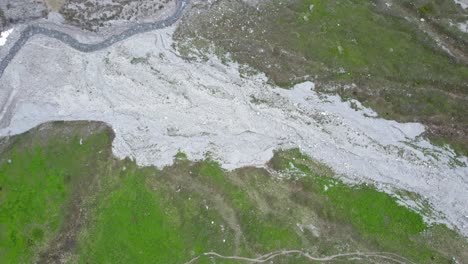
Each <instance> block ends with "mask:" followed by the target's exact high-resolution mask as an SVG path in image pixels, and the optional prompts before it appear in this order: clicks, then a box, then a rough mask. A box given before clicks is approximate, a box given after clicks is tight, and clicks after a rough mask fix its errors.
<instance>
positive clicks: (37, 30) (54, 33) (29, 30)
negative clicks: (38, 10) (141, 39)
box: [0, 0, 190, 78]
mask: <svg viewBox="0 0 468 264" xmlns="http://www.w3.org/2000/svg"><path fill="white" fill-rule="evenodd" d="M189 1H190V0H178V1H177V6H176V11H175V12H174V14H172V15H171V16H170V17H168V18H166V19H164V20H160V21H157V22H151V23H142V24H137V25H135V26H132V27H131V28H129V29H127V30H125V31H124V32H122V33H120V34H117V35H114V36H111V37H109V38H108V39H106V40H104V41H102V42H99V43H94V44H87V43H82V42H79V41H78V40H76V39H75V38H73V37H72V36H70V35H68V34H67V33H64V32H61V31H58V30H54V29H48V28H43V27H39V26H34V25H30V26H27V27H26V28H25V29H24V30H23V32H21V35H20V37H19V39H18V40H17V41H16V43H15V44H14V45H13V47H11V48H10V50H9V51H8V53H7V55H6V56H5V57H4V58H3V60H2V61H0V78H1V77H2V75H3V72H4V71H5V69H6V68H7V67H8V64H10V62H11V61H12V60H13V58H14V57H15V56H16V54H17V53H18V52H19V51H20V50H21V48H22V47H23V46H24V45H25V44H26V42H27V41H28V40H29V39H30V38H32V37H33V36H35V35H38V34H41V35H45V36H48V37H50V38H54V39H57V40H60V41H62V42H63V43H65V44H67V45H68V46H70V47H72V48H74V49H76V50H79V51H81V52H93V51H97V50H100V49H104V48H107V47H109V46H111V45H113V44H115V43H117V42H119V41H122V40H124V39H126V38H128V37H131V36H133V35H135V34H139V33H144V32H148V31H151V30H156V29H161V28H165V27H168V26H171V25H173V24H174V23H175V22H176V21H177V20H179V18H180V17H181V16H182V14H183V11H184V9H185V7H186V6H187V5H188V3H189Z"/></svg>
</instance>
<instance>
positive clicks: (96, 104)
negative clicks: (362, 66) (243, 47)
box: [0, 28, 468, 235]
mask: <svg viewBox="0 0 468 264" xmlns="http://www.w3.org/2000/svg"><path fill="white" fill-rule="evenodd" d="M173 32H174V28H168V29H164V30H160V31H157V32H151V33H144V34H140V35H137V36H133V37H131V38H129V39H127V40H125V41H123V42H121V43H117V44H115V45H114V46H111V47H110V48H107V49H104V50H101V51H98V52H95V53H91V54H83V53H80V52H78V51H76V50H74V49H71V48H69V47H67V46H66V45H65V44H63V43H61V42H58V41H56V40H51V39H49V38H47V37H41V36H38V37H35V38H34V39H31V40H30V41H29V42H28V43H27V44H26V45H25V46H24V47H23V49H22V50H21V51H20V52H19V53H18V55H17V56H16V58H15V59H14V60H13V61H12V63H11V64H10V65H9V66H8V68H7V69H6V70H5V72H4V75H3V76H2V77H1V80H0V81H1V82H0V86H1V89H0V102H1V105H2V111H1V129H0V135H1V136H7V135H13V134H17V133H21V132H24V131H26V130H29V129H30V128H32V127H34V126H36V125H38V124H41V123H43V122H46V121H51V120H99V121H104V122H107V123H109V124H110V125H112V127H113V129H114V131H115V133H116V138H115V140H114V142H113V151H114V153H115V154H116V155H117V156H118V157H121V158H123V157H127V156H130V157H132V158H134V159H136V161H137V163H138V164H140V165H156V166H161V167H162V166H167V165H170V164H171V163H172V162H173V156H174V155H175V154H176V153H177V152H178V151H182V152H184V153H186V154H187V155H188V158H189V159H192V160H196V159H202V158H204V157H205V156H206V155H210V156H211V157H213V158H214V159H216V160H218V161H220V162H221V164H222V166H223V167H225V168H227V169H234V168H238V167H242V166H247V165H254V166H263V165H264V164H265V163H266V162H267V161H268V160H270V158H271V157H272V155H273V150H275V149H280V148H292V147H299V148H300V149H301V151H302V152H304V153H306V154H308V155H310V156H311V157H313V158H315V159H317V160H320V161H322V162H324V163H325V164H327V165H329V166H331V167H332V168H333V169H334V170H335V171H336V172H337V173H338V174H339V175H340V176H342V177H343V178H344V179H345V180H347V181H350V182H369V183H375V184H376V185H377V186H378V187H380V188H381V189H383V190H385V191H388V192H393V191H395V190H396V189H404V190H409V191H413V192H416V193H418V194H420V195H422V196H423V197H424V198H426V199H427V200H428V201H429V202H430V203H431V204H432V206H433V207H434V209H435V210H437V211H440V212H442V214H441V215H437V216H434V218H435V219H432V220H438V221H442V222H446V223H448V224H449V225H450V226H452V227H455V228H456V229H458V230H459V231H460V232H461V233H462V234H464V235H467V234H468V217H467V216H468V211H467V207H466V205H467V204H468V194H467V193H466V190H467V189H468V181H467V179H466V177H465V176H466V175H467V173H468V170H467V168H466V163H467V162H468V161H467V159H466V157H457V156H456V154H455V153H453V152H452V151H451V150H450V149H444V148H441V147H436V146H433V145H431V144H430V143H429V142H428V141H426V140H425V139H424V138H422V137H420V135H421V134H422V133H423V132H424V126H423V125H421V124H418V123H398V122H395V121H389V120H383V119H380V118H376V114H375V113H374V112H373V111H372V110H370V109H367V108H364V107H362V106H361V105H360V104H359V102H357V101H351V102H343V101H342V100H341V98H340V97H338V96H324V95H320V94H318V93H317V92H316V91H315V90H314V83H312V82H305V83H301V84H299V85H296V86H295V87H294V89H291V90H284V89H281V88H278V87H276V86H273V85H271V84H268V82H267V79H266V77H265V76H264V75H262V74H251V73H249V72H251V71H250V70H249V68H248V67H246V66H243V65H237V64H223V63H222V62H221V61H220V60H219V59H217V58H215V57H214V56H213V57H210V58H209V59H208V60H207V61H203V62H188V61H186V60H184V59H182V58H180V56H179V55H178V53H177V51H176V50H174V49H173V41H172V34H173ZM407 203H408V205H410V206H415V207H416V206H417V205H416V204H415V203H413V202H412V201H407Z"/></svg>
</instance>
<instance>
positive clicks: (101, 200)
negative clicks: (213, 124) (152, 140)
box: [0, 122, 468, 263]
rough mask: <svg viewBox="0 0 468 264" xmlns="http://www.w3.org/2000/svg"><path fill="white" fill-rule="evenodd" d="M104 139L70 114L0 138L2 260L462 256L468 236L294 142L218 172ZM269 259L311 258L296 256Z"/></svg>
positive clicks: (102, 131)
mask: <svg viewBox="0 0 468 264" xmlns="http://www.w3.org/2000/svg"><path fill="white" fill-rule="evenodd" d="M112 137H113V135H112V132H111V131H110V130H109V129H106V128H105V127H104V126H103V125H102V124H96V123H88V122H72V123H53V124H49V125H45V126H43V127H42V128H41V129H33V130H32V131H31V132H28V133H26V134H23V135H19V136H15V137H12V138H10V139H8V140H7V139H3V142H2V145H1V152H0V160H1V166H0V186H1V191H0V252H1V253H2V256H7V258H3V260H4V261H5V263H17V262H32V260H37V259H38V258H39V260H41V261H47V260H51V259H56V258H61V259H64V258H65V259H67V260H68V261H69V262H72V263H74V262H78V263H106V262H112V263H128V262H132V263H148V262H151V263H183V262H185V261H188V260H190V259H192V258H194V257H196V256H198V255H200V254H202V253H203V252H207V251H215V252H218V253H220V254H223V255H239V256H248V257H254V256H256V255H258V254H265V253H268V252H270V251H275V250H280V249H302V250H304V251H306V252H309V253H310V254H311V255H316V256H324V255H332V254H337V253H342V252H352V251H360V252H375V251H386V252H393V253H395V254H398V255H400V256H402V257H404V258H408V259H411V260H412V261H415V262H419V263H444V262H447V263H448V262H449V261H450V260H451V259H452V257H455V259H458V260H459V261H462V262H463V261H466V260H467V257H468V256H467V255H466V251H464V250H463V247H466V245H467V242H466V240H465V239H464V238H462V237H459V236H458V235H457V234H456V233H455V232H452V231H450V230H448V229H447V227H445V226H443V225H434V226H428V225H427V224H426V223H424V222H423V220H422V218H421V216H420V215H418V214H417V213H415V212H413V211H411V210H409V209H407V208H405V207H403V206H401V205H399V204H398V203H397V201H396V199H395V198H393V197H391V196H389V195H387V194H384V193H382V192H379V191H376V190H375V189H374V188H373V187H371V186H365V185H363V186H349V185H346V184H344V183H343V182H341V181H340V180H339V179H336V178H335V177H334V174H333V171H331V170H330V169H329V168H328V167H326V166H324V165H323V164H320V163H318V162H315V161H313V160H311V159H310V158H308V157H307V156H305V155H303V154H302V153H300V152H299V151H298V150H297V149H295V150H289V151H279V152H277V153H276V154H275V155H274V157H273V159H272V160H271V161H270V163H269V165H268V166H269V167H270V168H271V169H272V170H273V171H274V174H278V175H272V174H271V173H269V172H267V171H266V170H265V169H257V168H242V169H237V170H235V171H232V172H228V171H225V170H223V169H222V168H221V167H220V165H219V164H218V163H217V162H215V161H213V160H211V159H206V160H203V161H199V162H192V161H189V160H187V158H186V155H185V154H183V153H181V152H179V153H178V154H177V155H176V157H175V164H174V165H173V166H170V167H166V168H164V169H162V170H159V169H156V168H152V167H145V168H141V167H138V166H137V165H136V164H135V163H134V162H133V161H130V160H117V159H115V158H114V157H113V156H112V153H111V141H112ZM80 142H82V144H80ZM8 160H11V162H9V161H8ZM12 234H13V235H12ZM63 245H67V246H63ZM441 245H443V246H441ZM276 260H277V261H278V262H277V263H308V262H309V261H308V260H306V259H305V258H300V257H299V258H298V256H297V255H291V256H283V257H280V258H278V259H276ZM206 261H209V260H208V257H202V258H200V259H199V260H198V262H199V263H205V262H206ZM362 261H365V262H375V261H378V262H380V261H384V260H379V259H377V260H376V259H371V258H370V259H367V258H365V259H363V260H362ZM223 263H224V262H223ZM229 263H235V261H230V262H229ZM380 263H381V262H380Z"/></svg>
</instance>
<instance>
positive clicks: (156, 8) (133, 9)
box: [60, 0, 175, 31]
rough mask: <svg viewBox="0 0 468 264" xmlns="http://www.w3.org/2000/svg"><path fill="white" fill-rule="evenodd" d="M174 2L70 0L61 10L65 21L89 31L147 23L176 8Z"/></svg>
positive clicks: (149, 0) (153, 0) (154, 0)
mask: <svg viewBox="0 0 468 264" xmlns="http://www.w3.org/2000/svg"><path fill="white" fill-rule="evenodd" d="M174 2H175V1H174V0H108V1H101V0H68V1H67V3H66V4H64V5H63V6H62V8H61V9H60V13H61V14H62V15H63V17H64V18H65V20H66V21H67V22H68V23H70V24H72V25H75V26H78V27H80V28H82V29H86V30H89V31H97V30H99V29H100V28H102V27H106V26H110V25H112V23H113V22H116V21H131V22H142V21H144V22H146V21H147V20H148V19H150V20H151V19H154V18H155V17H158V16H159V14H160V13H164V12H165V11H166V9H168V8H170V7H171V6H174V4H175V3H174Z"/></svg>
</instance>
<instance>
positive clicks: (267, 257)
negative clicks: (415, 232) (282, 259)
mask: <svg viewBox="0 0 468 264" xmlns="http://www.w3.org/2000/svg"><path fill="white" fill-rule="evenodd" d="M292 254H298V255H301V256H303V257H305V258H307V259H309V260H311V261H323V262H329V261H334V260H338V259H342V258H347V259H349V258H356V257H357V258H359V257H364V258H379V259H385V260H390V261H392V262H394V263H413V262H412V261H410V260H408V259H406V258H404V257H402V256H399V255H397V254H394V253H387V252H369V253H361V252H351V253H343V254H336V255H331V256H326V257H313V256H311V255H310V254H309V253H307V252H304V251H301V250H281V251H274V252H270V253H267V254H265V255H262V256H260V257H258V258H247V257H241V256H223V255H220V254H218V253H216V252H206V253H203V254H201V255H200V256H197V257H195V258H193V259H191V260H190V261H189V262H186V263H185V264H193V263H196V262H197V261H198V260H199V259H200V258H201V257H204V256H206V257H215V258H221V259H233V260H239V261H246V262H251V263H264V262H267V261H269V260H272V259H274V258H276V257H279V256H285V255H292Z"/></svg>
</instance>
